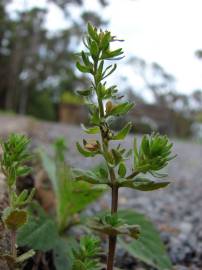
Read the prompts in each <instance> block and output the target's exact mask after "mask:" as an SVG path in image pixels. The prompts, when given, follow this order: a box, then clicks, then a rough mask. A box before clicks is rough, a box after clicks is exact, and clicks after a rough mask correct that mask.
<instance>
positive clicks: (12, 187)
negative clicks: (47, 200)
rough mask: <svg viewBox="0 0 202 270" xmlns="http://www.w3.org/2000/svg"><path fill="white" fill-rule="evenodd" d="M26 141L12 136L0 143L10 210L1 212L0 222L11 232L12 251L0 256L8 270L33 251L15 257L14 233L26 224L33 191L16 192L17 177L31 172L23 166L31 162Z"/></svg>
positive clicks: (30, 255) (22, 136)
mask: <svg viewBox="0 0 202 270" xmlns="http://www.w3.org/2000/svg"><path fill="white" fill-rule="evenodd" d="M28 143H29V140H28V139H27V137H26V136H24V135H18V134H12V135H10V136H9V138H8V139H7V140H6V141H5V142H1V147H2V151H3V153H2V156H1V159H0V165H1V171H2V173H3V174H4V176H5V178H6V185H7V189H8V197H9V206H8V207H7V208H6V209H5V210H4V211H3V215H2V217H1V220H2V222H3V224H4V226H5V228H6V229H7V230H9V232H10V238H11V251H10V253H9V254H1V258H2V259H4V260H6V262H7V264H8V266H9V267H10V269H15V268H16V267H17V265H18V264H21V263H22V262H23V261H25V260H26V259H28V258H29V257H32V256H33V255H34V251H33V250H30V251H28V252H27V253H25V254H23V255H20V256H18V254H17V248H16V233H17V231H18V230H19V229H20V228H21V227H22V226H23V225H24V224H26V222H27V219H28V212H27V210H26V206H27V205H28V204H29V203H30V202H31V200H32V198H33V195H34V189H33V190H32V191H31V193H30V194H29V193H28V190H23V191H22V192H21V193H20V194H18V193H17V190H16V182H17V179H18V177H20V176H26V175H27V174H28V173H29V172H30V168H29V167H27V166H26V165H25V163H26V162H27V161H28V160H29V159H30V155H29V153H28Z"/></svg>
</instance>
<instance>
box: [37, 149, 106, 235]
mask: <svg viewBox="0 0 202 270" xmlns="http://www.w3.org/2000/svg"><path fill="white" fill-rule="evenodd" d="M56 153H57V151H56ZM40 155H41V159H42V164H43V166H44V169H45V170H46V172H47V173H48V176H49V178H50V181H51V183H52V186H53V190H54V192H55V196H56V211H57V223H58V227H59V230H60V231H61V232H62V231H63V229H65V227H66V226H67V225H68V224H69V222H71V221H72V219H73V215H74V214H76V213H79V212H80V211H82V210H83V209H85V208H86V207H87V205H88V204H90V203H92V202H93V201H94V200H96V199H97V198H98V197H100V196H101V194H102V193H103V188H102V189H101V188H93V187H92V186H91V185H90V184H88V183H85V182H77V181H75V180H74V179H73V175H72V172H71V170H70V168H69V166H68V164H66V163H65V162H61V159H60V158H59V157H58V156H57V155H58V154H57V155H56V157H55V160H54V159H52V158H51V157H49V156H48V154H47V153H46V151H41V152H40ZM62 160H64V158H63V159H62Z"/></svg>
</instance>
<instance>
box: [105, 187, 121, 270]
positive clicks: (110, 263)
mask: <svg viewBox="0 0 202 270" xmlns="http://www.w3.org/2000/svg"><path fill="white" fill-rule="evenodd" d="M117 209H118V187H117V186H115V185H112V201H111V213H112V214H114V213H117ZM116 241H117V237H116V236H109V246H108V257H107V270H113V267H114V258H115V251H116Z"/></svg>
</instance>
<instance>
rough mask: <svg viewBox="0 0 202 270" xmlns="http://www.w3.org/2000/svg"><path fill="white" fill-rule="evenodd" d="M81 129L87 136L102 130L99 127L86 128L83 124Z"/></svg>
mask: <svg viewBox="0 0 202 270" xmlns="http://www.w3.org/2000/svg"><path fill="white" fill-rule="evenodd" d="M81 127H82V129H83V130H84V131H85V132H86V133H87V134H97V133H99V132H100V128H99V127H97V126H94V127H89V128H86V127H85V126H84V125H83V124H81Z"/></svg>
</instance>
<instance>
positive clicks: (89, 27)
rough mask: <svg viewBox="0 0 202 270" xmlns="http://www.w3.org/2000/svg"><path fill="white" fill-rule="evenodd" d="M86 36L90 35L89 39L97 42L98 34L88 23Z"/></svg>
mask: <svg viewBox="0 0 202 270" xmlns="http://www.w3.org/2000/svg"><path fill="white" fill-rule="evenodd" d="M88 34H89V35H90V37H91V38H92V39H93V40H95V41H97V40H98V34H97V31H96V29H95V28H94V27H93V25H92V24H91V23H88Z"/></svg>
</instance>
